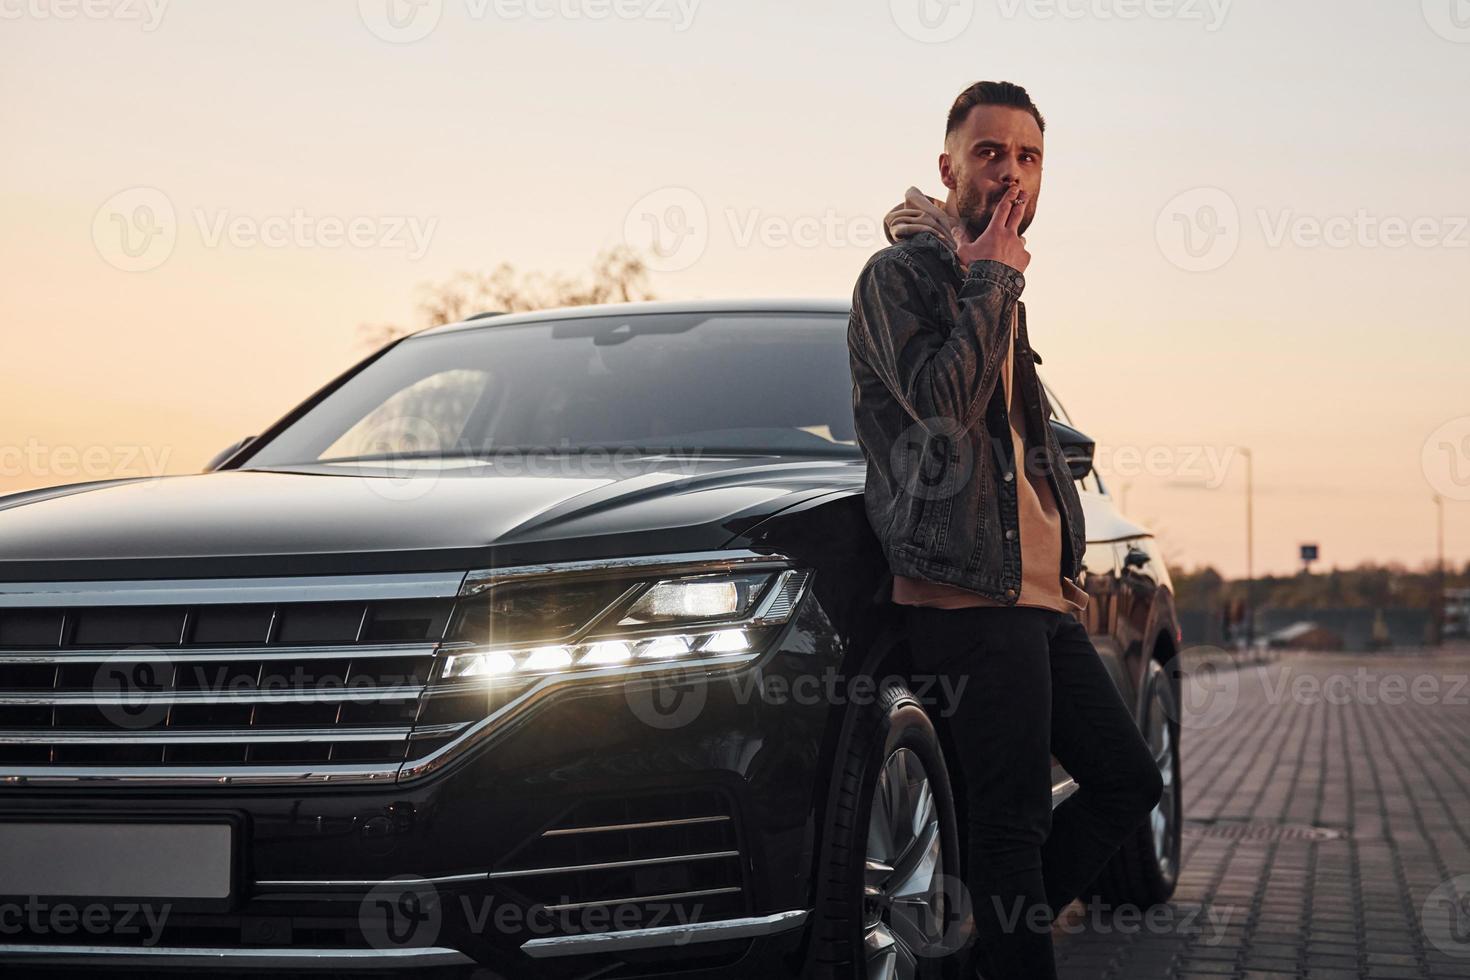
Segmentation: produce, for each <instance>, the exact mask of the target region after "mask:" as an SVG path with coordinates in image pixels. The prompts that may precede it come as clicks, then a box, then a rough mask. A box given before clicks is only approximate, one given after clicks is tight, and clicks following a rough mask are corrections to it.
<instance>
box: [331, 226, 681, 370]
mask: <svg viewBox="0 0 1470 980" xmlns="http://www.w3.org/2000/svg"><path fill="white" fill-rule="evenodd" d="M419 291H420V293H421V298H420V300H419V304H418V306H419V314H420V322H419V324H418V325H417V326H404V325H402V324H397V323H365V324H363V325H362V327H361V328H360V330H361V333H362V336H363V340H364V342H365V343H367V344H369V345H371V346H373V347H380V346H382V345H383V344H386V343H388V342H389V341H392V340H397V339H398V338H399V337H403V336H405V335H407V334H410V333H413V332H414V331H416V330H426V329H428V328H429V327H437V326H440V325H441V324H445V323H458V322H459V321H460V320H463V319H465V318H467V317H471V316H474V315H475V314H476V313H490V312H494V313H525V312H529V311H532V310H545V309H551V308H552V307H557V306H591V305H594V304H597V303H632V302H637V301H640V300H650V299H657V298H658V297H657V296H655V295H654V292H653V290H652V288H651V287H650V286H649V284H648V264H647V262H646V261H645V260H644V259H643V257H642V256H640V255H639V254H638V253H636V252H634V251H633V250H632V249H630V248H627V247H623V246H619V247H617V248H613V249H608V250H607V251H604V252H602V253H600V254H599V255H598V256H597V258H596V259H594V260H593V263H592V269H591V270H590V271H589V273H588V274H587V276H586V277H585V278H577V277H572V276H567V275H564V274H562V273H550V274H547V273H540V272H527V273H523V272H518V271H517V270H516V268H515V267H514V266H512V265H511V264H510V263H508V262H502V263H501V264H500V265H498V266H496V267H495V268H494V269H492V270H491V271H489V272H468V271H466V272H457V273H455V274H454V275H453V276H450V277H449V278H448V279H446V280H444V281H443V282H436V283H425V284H423V285H422V286H420V287H419Z"/></svg>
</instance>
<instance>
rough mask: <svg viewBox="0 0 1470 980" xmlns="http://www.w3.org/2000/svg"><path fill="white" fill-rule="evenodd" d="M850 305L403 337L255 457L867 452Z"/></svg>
mask: <svg viewBox="0 0 1470 980" xmlns="http://www.w3.org/2000/svg"><path fill="white" fill-rule="evenodd" d="M846 325H847V318H846V317H845V316H841V315H836V314H805V313H803V314H797V313H716V314H709V313H645V314H634V315H627V316H616V315H614V316H595V317H594V316H589V317H579V318H575V319H560V320H547V321H540V322H532V323H520V324H503V325H495V324H493V323H488V324H487V325H486V326H484V327H476V328H471V329H462V330H455V331H447V332H444V333H437V334H427V335H423V336H419V337H414V338H411V339H409V340H406V341H404V342H403V343H401V344H399V345H398V346H396V347H394V348H392V349H391V350H389V351H388V352H387V353H386V354H384V355H383V356H382V357H380V358H379V359H377V360H376V361H373V362H372V363H370V364H369V365H367V366H366V367H365V368H364V369H363V370H361V371H360V372H358V373H357V374H356V375H354V376H353V377H352V378H350V379H349V380H348V381H347V382H346V383H345V384H343V385H342V386H341V387H339V388H338V389H337V390H335V391H333V392H332V393H331V394H329V395H328V396H327V397H326V398H324V399H322V401H320V402H319V403H318V404H316V405H315V406H313V407H312V408H311V409H310V410H308V411H307V412H306V413H305V414H304V415H303V416H302V417H301V418H299V419H297V420H296V421H294V422H293V423H292V424H291V425H290V426H289V427H287V428H286V429H285V430H284V431H282V432H281V433H279V434H278V435H276V436H275V438H273V439H271V440H270V442H269V443H267V444H266V445H265V446H263V447H262V448H261V449H260V450H258V451H257V452H256V453H254V454H253V455H252V456H251V458H250V459H249V461H248V463H247V464H246V465H247V466H248V467H252V468H256V467H271V466H284V465H300V464H304V463H332V462H348V461H353V462H356V461H364V460H373V459H383V458H401V457H404V456H433V457H476V456H481V455H492V454H495V453H502V452H511V451H515V452H526V451H543V450H544V451H551V452H582V451H588V450H593V449H598V450H602V449H606V450H635V451H643V452H719V453H803V454H815V455H839V456H854V455H859V449H858V445H857V441H856V435H855V433H854V431H853V422H852V387H851V385H852V382H851V374H850V369H849V366H848V360H847V340H846V337H847V334H846Z"/></svg>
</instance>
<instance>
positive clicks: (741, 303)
mask: <svg viewBox="0 0 1470 980" xmlns="http://www.w3.org/2000/svg"><path fill="white" fill-rule="evenodd" d="M851 308H852V304H851V302H849V301H848V300H840V299H702V300H659V301H654V302H647V303H603V304H600V305H597V306H559V307H557V308H556V309H551V310H537V311H535V312H534V313H498V314H481V315H480V316H478V317H472V318H470V319H468V320H464V321H462V322H460V323H446V324H445V325H444V326H442V327H431V328H429V329H428V330H423V331H420V332H419V333H417V334H415V336H417V337H425V336H429V335H431V334H440V333H452V332H455V331H459V330H474V329H477V328H480V327H502V326H511V325H513V324H517V323H539V322H541V321H545V320H567V319H571V318H574V317H594V316H637V315H639V314H643V313H835V314H840V315H842V316H846V315H847V314H848V312H849V310H851Z"/></svg>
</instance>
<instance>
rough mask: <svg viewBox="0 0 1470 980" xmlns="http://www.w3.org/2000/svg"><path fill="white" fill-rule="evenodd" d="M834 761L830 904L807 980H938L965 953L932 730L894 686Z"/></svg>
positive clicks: (944, 774)
mask: <svg viewBox="0 0 1470 980" xmlns="http://www.w3.org/2000/svg"><path fill="white" fill-rule="evenodd" d="M857 710H859V711H860V716H859V717H858V718H857V719H856V724H854V725H853V727H852V733H851V735H850V736H849V738H848V743H847V745H846V746H844V748H843V751H842V752H841V754H840V755H839V757H838V761H839V765H841V767H842V770H841V774H840V775H841V778H840V784H839V790H838V793H837V798H836V799H835V800H834V801H833V807H832V812H831V816H830V818H829V820H828V826H827V833H826V835H825V840H824V842H823V845H824V846H823V860H822V867H821V874H822V886H823V898H822V901H821V903H820V905H819V908H818V910H817V912H818V915H817V919H816V923H815V932H814V935H813V957H812V965H811V970H810V971H809V975H812V976H819V977H844V978H861V980H889V978H893V980H907V978H932V977H938V976H940V975H941V970H942V969H943V965H944V962H945V959H946V957H948V956H949V954H951V953H953V952H954V951H955V950H956V948H957V946H958V942H957V941H956V937H957V936H958V933H959V928H960V924H959V919H960V916H961V915H962V914H963V910H962V909H961V908H960V907H959V904H960V896H961V895H962V894H963V892H962V890H961V889H960V887H959V873H960V868H959V844H958V836H957V829H956V825H955V813H954V797H953V794H952V791H951V789H950V782H949V775H948V771H947V770H946V768H945V763H944V755H943V752H942V751H941V749H940V746H939V739H938V737H937V735H936V734H935V731H934V725H933V723H932V722H931V721H930V720H929V716H928V715H927V714H926V713H925V711H924V709H923V707H922V706H921V705H920V704H919V702H918V700H917V699H916V698H915V697H914V695H913V694H912V693H911V692H910V691H909V690H908V689H907V688H906V687H904V686H903V685H902V684H896V683H889V684H886V685H885V686H884V687H883V688H882V689H881V690H880V692H879V695H878V697H877V698H876V701H875V703H874V704H873V705H869V706H866V707H863V708H859V709H857Z"/></svg>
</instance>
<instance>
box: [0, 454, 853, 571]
mask: <svg viewBox="0 0 1470 980" xmlns="http://www.w3.org/2000/svg"><path fill="white" fill-rule="evenodd" d="M863 474H864V466H863V461H862V459H861V458H860V457H853V458H850V459H848V458H837V459H823V458H814V457H789V456H786V457H774V456H757V457H731V456H720V457H714V456H703V457H695V456H637V457H628V456H623V457H614V456H602V457H586V458H583V457H578V456H548V457H537V458H535V459H529V458H522V459H519V460H517V461H515V464H514V465H510V464H509V463H507V462H506V461H499V462H496V463H489V462H485V461H473V462H467V461H462V460H450V461H446V462H444V463H442V464H436V463H431V462H428V461H422V462H417V463H414V462H399V463H397V464H395V465H393V466H391V467H386V468H385V467H383V466H381V465H374V466H368V465H360V464H352V465H335V466H333V465H322V464H316V465H312V466H305V467H300V468H292V469H285V470H283V469H275V470H270V471H264V470H237V471H225V472H219V473H206V474H200V475H197V476H181V477H165V478H162V479H151V480H135V481H117V482H110V483H101V484H94V485H92V486H88V487H71V488H58V489H57V490H54V491H40V492H33V493H24V494H16V495H13V496H10V497H0V578H3V579H9V580H11V581H15V580H16V579H17V577H18V576H20V577H37V572H38V571H42V572H45V573H47V574H44V575H42V576H40V577H51V576H50V574H49V573H50V572H52V571H56V572H57V574H58V575H61V576H62V577H67V578H73V577H78V576H77V575H76V574H74V572H75V569H73V574H67V573H65V572H64V571H61V570H58V566H59V565H60V564H62V563H65V564H71V563H87V564H88V565H89V566H92V570H91V572H90V573H89V574H87V575H85V576H84V577H88V578H98V577H110V574H109V572H108V570H105V569H101V568H98V567H96V563H98V562H118V561H128V562H140V561H141V562H155V561H164V560H167V561H172V562H178V561H180V560H191V559H221V558H226V557H237V558H251V557H262V556H302V557H305V556H343V557H344V558H345V557H347V556H356V557H357V558H359V559H360V558H362V557H364V556H366V555H379V556H398V557H399V558H402V559H404V560H391V559H390V561H389V563H390V564H391V565H393V566H394V567H411V566H416V565H422V564H424V559H422V558H421V559H420V560H415V561H409V560H407V556H406V554H405V553H435V554H438V555H440V556H441V557H440V558H439V559H438V561H437V564H439V565H441V566H443V567H446V568H448V567H465V563H466V562H468V561H471V560H472V555H473V553H474V552H475V551H476V550H477V549H488V548H493V549H495V550H496V554H497V556H498V557H499V558H504V557H507V556H510V557H520V556H523V555H522V553H524V556H533V555H535V556H537V557H535V558H534V559H533V560H542V559H541V558H540V557H539V551H546V550H548V549H551V550H554V551H556V552H557V555H556V557H557V560H566V559H569V558H574V557H600V556H603V555H613V554H620V553H622V554H646V553H654V552H657V551H663V550H679V551H682V550H690V551H696V550H706V549H712V548H720V547H724V546H726V545H727V544H728V543H729V542H730V541H731V540H732V538H735V537H737V536H739V535H740V534H741V533H742V532H743V531H744V530H747V529H748V528H749V527H751V526H753V525H754V524H755V523H758V522H759V521H760V520H763V519H765V518H766V517H769V516H770V515H771V514H773V513H776V512H777V511H779V510H782V509H783V508H785V507H787V506H790V505H792V504H794V503H797V502H799V501H801V500H804V499H808V498H811V497H813V496H819V495H821V494H824V493H830V492H832V491H834V490H847V491H860V490H861V489H862V484H863ZM538 547H539V551H538ZM37 563H45V564H44V565H41V566H38V565H37ZM315 564H320V563H319V562H318V563H315ZM347 567H362V563H361V562H360V561H358V562H354V563H352V564H351V565H348V566H347ZM302 570H305V569H304V568H303V569H302ZM274 571H275V569H272V573H273V572H274ZM200 573H201V574H205V573H206V572H203V571H201V572H200ZM223 573H225V574H234V573H241V574H249V573H250V572H248V571H241V570H240V569H234V570H232V571H230V572H223ZM261 573H262V574H264V573H265V571H264V570H263V569H262V570H261Z"/></svg>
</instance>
